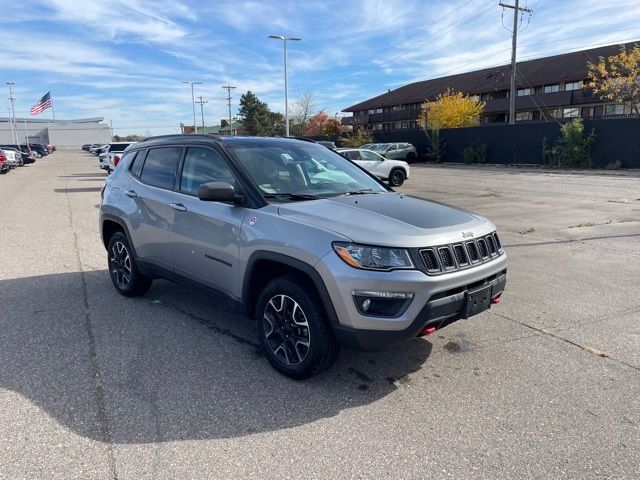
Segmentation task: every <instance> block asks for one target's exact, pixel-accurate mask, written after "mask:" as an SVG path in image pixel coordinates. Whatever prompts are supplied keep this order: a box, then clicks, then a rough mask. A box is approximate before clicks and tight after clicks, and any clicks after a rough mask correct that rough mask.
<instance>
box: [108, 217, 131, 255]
mask: <svg viewBox="0 0 640 480" xmlns="http://www.w3.org/2000/svg"><path fill="white" fill-rule="evenodd" d="M115 232H122V233H124V235H125V236H126V237H127V241H128V242H129V247H130V248H131V250H132V251H133V255H134V257H137V255H136V247H135V246H134V245H133V242H132V241H131V235H130V234H129V229H128V228H127V225H126V223H124V221H123V220H122V219H120V218H118V217H116V216H115V215H111V214H108V213H104V214H102V218H101V220H100V236H101V238H102V244H103V245H104V248H109V239H111V236H112V235H113V234H114V233H115Z"/></svg>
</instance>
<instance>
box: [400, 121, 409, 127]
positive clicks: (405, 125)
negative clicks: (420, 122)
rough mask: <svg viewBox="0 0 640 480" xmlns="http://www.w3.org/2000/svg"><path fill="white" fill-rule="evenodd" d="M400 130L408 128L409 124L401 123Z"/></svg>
mask: <svg viewBox="0 0 640 480" xmlns="http://www.w3.org/2000/svg"><path fill="white" fill-rule="evenodd" d="M400 128H409V122H402V124H401V126H400Z"/></svg>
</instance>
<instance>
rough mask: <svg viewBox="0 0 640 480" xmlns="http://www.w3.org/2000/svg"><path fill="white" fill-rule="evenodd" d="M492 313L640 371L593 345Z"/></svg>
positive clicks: (636, 367) (638, 369)
mask: <svg viewBox="0 0 640 480" xmlns="http://www.w3.org/2000/svg"><path fill="white" fill-rule="evenodd" d="M489 313H491V314H492V315H495V316H496V317H500V318H504V319H505V320H509V321H511V322H514V323H517V324H518V325H522V326H523V327H526V328H529V329H531V330H533V331H535V332H538V333H541V334H542V335H546V336H547V337H551V338H554V339H556V340H559V341H561V342H565V343H568V344H569V345H573V346H574V347H578V348H579V349H580V350H582V351H584V352H587V353H588V354H590V355H593V356H595V357H600V358H608V359H609V360H612V361H614V362H616V363H619V364H620V365H624V366H626V367H629V368H632V369H634V370H637V371H640V367H638V366H636V365H633V364H631V363H628V362H625V361H624V360H620V359H619V358H615V357H612V356H610V355H609V354H608V353H606V352H602V351H600V350H596V349H595V348H593V347H589V346H587V345H582V344H580V343H578V342H574V341H573V340H569V339H568V338H565V337H561V336H560V335H556V334H555V333H552V332H550V331H548V330H545V329H543V328H539V327H534V326H533V325H529V324H528V323H525V322H521V321H519V320H516V319H515V318H511V317H508V316H506V315H502V314H500V313H495V312H489Z"/></svg>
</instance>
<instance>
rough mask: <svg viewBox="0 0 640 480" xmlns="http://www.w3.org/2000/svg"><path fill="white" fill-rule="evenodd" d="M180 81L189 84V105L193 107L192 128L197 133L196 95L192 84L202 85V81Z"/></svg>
mask: <svg viewBox="0 0 640 480" xmlns="http://www.w3.org/2000/svg"><path fill="white" fill-rule="evenodd" d="M182 83H188V84H189V85H191V106H192V107H193V128H194V131H195V133H198V124H197V123H196V97H195V96H194V94H193V86H194V85H202V82H189V81H187V82H182Z"/></svg>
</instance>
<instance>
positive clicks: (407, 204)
mask: <svg viewBox="0 0 640 480" xmlns="http://www.w3.org/2000/svg"><path fill="white" fill-rule="evenodd" d="M278 213H279V214H280V215H282V216H283V217H288V218H291V219H294V220H297V221H299V222H303V223H307V224H311V225H317V226H319V227H322V228H324V229H327V230H331V231H334V232H336V233H339V234H341V235H343V236H345V237H348V238H350V239H351V240H352V241H354V242H358V243H365V244H375V245H386V246H403V247H424V246H428V245H435V244H444V243H450V242H457V241H461V240H462V239H463V237H462V231H463V230H464V231H465V232H473V234H474V236H479V235H483V234H486V233H489V232H491V231H493V230H494V226H493V225H492V224H491V223H490V222H489V221H488V220H486V219H485V218H483V217H480V216H478V215H475V214H473V213H471V212H467V211H465V210H462V209H459V208H455V207H451V206H449V205H445V204H442V203H437V202H433V201H429V200H424V199H422V198H417V197H411V196H407V195H403V194H395V193H389V194H371V195H353V196H343V197H335V198H327V199H323V200H312V201H308V202H299V203H286V204H282V205H280V207H279V209H278Z"/></svg>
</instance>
